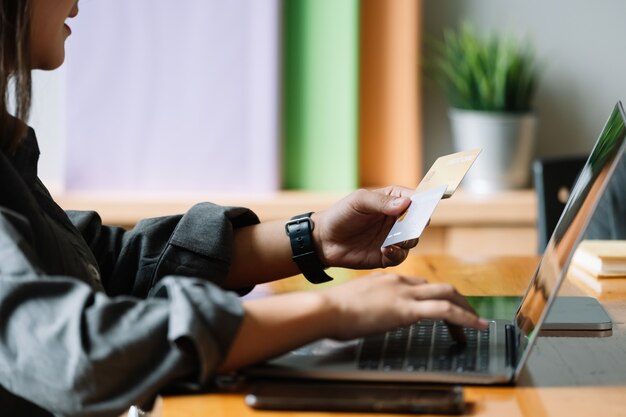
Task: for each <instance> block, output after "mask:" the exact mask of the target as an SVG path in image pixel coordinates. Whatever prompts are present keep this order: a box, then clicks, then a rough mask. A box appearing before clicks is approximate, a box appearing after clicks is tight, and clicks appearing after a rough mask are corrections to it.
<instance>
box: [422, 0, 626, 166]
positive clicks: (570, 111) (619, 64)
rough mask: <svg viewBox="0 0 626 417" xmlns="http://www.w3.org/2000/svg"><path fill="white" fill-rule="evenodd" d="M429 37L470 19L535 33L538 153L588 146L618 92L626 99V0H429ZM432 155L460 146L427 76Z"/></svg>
mask: <svg viewBox="0 0 626 417" xmlns="http://www.w3.org/2000/svg"><path fill="white" fill-rule="evenodd" d="M424 9H425V10H424V26H425V31H426V34H425V38H429V37H431V38H432V37H439V36H440V35H441V30H442V28H444V27H448V26H455V25H456V24H457V22H459V21H462V20H468V21H470V22H473V23H474V25H475V26H476V27H477V28H479V29H484V30H486V31H494V30H495V31H498V32H503V33H505V32H506V33H512V34H515V35H518V36H519V37H520V38H521V37H526V36H527V37H528V38H529V39H530V41H531V42H533V44H534V45H535V48H536V51H537V55H538V57H539V59H540V60H541V61H542V62H543V64H544V66H545V69H544V71H543V74H542V77H541V80H540V84H539V90H538V95H537V100H536V107H537V113H538V115H539V117H540V121H539V127H538V144H537V149H536V154H537V155H538V156H545V155H566V154H569V155H571V154H577V153H583V154H585V153H587V152H588V151H589V150H590V149H591V146H592V145H593V142H594V141H595V139H596V138H597V135H598V134H599V132H600V130H601V128H602V126H603V125H604V123H605V122H606V119H607V118H608V115H609V113H610V111H611V109H612V107H613V105H614V104H615V102H616V101H617V100H618V99H622V100H626V24H625V23H624V22H625V18H626V1H624V0H595V1H588V0H509V1H502V0H462V1H460V0H425V1H424ZM424 87H425V88H424V90H425V91H424V136H425V140H426V144H425V162H426V166H429V165H430V164H431V163H432V162H433V161H434V159H436V157H437V156H438V155H441V154H445V153H449V152H450V151H451V150H452V142H451V136H450V128H449V125H448V120H447V116H446V111H447V110H446V103H445V100H444V98H443V96H442V94H441V91H440V89H439V88H438V86H437V85H436V84H435V83H434V82H433V81H432V80H431V79H427V80H426V81H425V83H424Z"/></svg>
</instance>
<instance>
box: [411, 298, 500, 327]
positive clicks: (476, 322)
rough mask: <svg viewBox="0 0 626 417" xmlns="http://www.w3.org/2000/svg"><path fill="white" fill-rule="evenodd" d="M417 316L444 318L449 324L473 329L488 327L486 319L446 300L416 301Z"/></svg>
mask: <svg viewBox="0 0 626 417" xmlns="http://www.w3.org/2000/svg"><path fill="white" fill-rule="evenodd" d="M415 308H416V313H417V315H418V317H420V318H425V319H431V320H445V321H446V322H448V323H450V324H456V325H458V326H462V327H472V328H474V329H479V330H486V329H487V327H489V322H488V321H487V320H484V319H481V318H479V317H478V316H477V315H475V314H474V313H472V312H470V311H468V310H465V309H464V308H461V307H459V306H458V305H456V304H454V303H452V302H450V301H448V300H426V301H420V302H419V303H416V307H415Z"/></svg>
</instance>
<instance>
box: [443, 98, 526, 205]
mask: <svg viewBox="0 0 626 417" xmlns="http://www.w3.org/2000/svg"><path fill="white" fill-rule="evenodd" d="M449 114H450V121H451V124H452V137H453V142H454V147H455V149H456V151H464V150H469V149H474V148H480V149H482V152H481V154H480V155H479V156H478V158H477V159H476V162H474V165H473V166H472V168H471V169H470V170H469V172H468V173H467V175H466V177H465V178H464V179H463V182H462V187H463V188H464V189H465V190H467V191H470V192H476V193H491V192H496V191H502V190H507V189H515V188H525V187H528V186H529V185H530V164H531V159H532V157H533V154H534V149H535V127H536V124H537V118H536V116H535V115H534V114H533V113H521V114H516V113H499V112H485V111H471V110H459V109H451V110H450V113H449Z"/></svg>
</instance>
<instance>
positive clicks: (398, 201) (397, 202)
mask: <svg viewBox="0 0 626 417" xmlns="http://www.w3.org/2000/svg"><path fill="white" fill-rule="evenodd" d="M403 201H404V199H403V198H402V197H398V198H396V199H394V200H393V201H392V202H391V207H398V206H399V205H401V204H402V202H403Z"/></svg>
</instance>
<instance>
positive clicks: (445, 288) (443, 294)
mask: <svg viewBox="0 0 626 417" xmlns="http://www.w3.org/2000/svg"><path fill="white" fill-rule="evenodd" d="M415 297H416V298H417V299H418V300H448V301H451V302H453V303H454V304H456V305H458V306H459V307H461V308H463V309H465V310H467V311H471V312H472V313H474V314H476V311H475V310H474V308H473V307H472V305H471V304H470V303H469V301H467V298H465V297H464V296H463V295H461V294H460V293H459V292H458V291H457V290H456V288H454V286H452V285H450V284H430V285H427V286H424V287H420V288H419V290H417V291H416V294H415Z"/></svg>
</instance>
